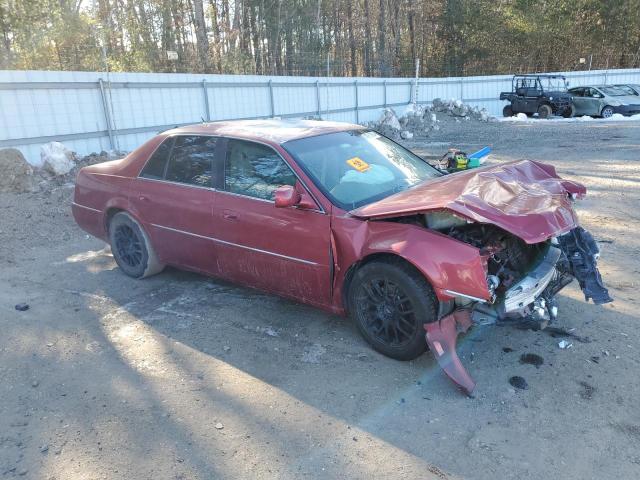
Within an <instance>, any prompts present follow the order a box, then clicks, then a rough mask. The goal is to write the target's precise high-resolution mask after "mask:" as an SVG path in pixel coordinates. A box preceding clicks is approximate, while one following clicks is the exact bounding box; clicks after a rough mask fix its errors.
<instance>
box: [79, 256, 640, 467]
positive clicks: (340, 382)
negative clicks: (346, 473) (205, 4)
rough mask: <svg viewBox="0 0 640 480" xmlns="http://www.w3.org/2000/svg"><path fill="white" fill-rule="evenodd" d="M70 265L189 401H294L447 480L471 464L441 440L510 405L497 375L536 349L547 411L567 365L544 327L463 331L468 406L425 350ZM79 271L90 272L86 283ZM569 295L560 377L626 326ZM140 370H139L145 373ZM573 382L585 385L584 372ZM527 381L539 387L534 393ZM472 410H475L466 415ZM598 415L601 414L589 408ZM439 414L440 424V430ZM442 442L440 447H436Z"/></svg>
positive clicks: (131, 360)
mask: <svg viewBox="0 0 640 480" xmlns="http://www.w3.org/2000/svg"><path fill="white" fill-rule="evenodd" d="M78 265H82V267H83V268H84V269H85V272H82V271H78V270H77V269H76V271H75V275H74V277H77V278H78V279H79V280H78V282H79V283H80V284H81V285H78V289H77V292H78V294H80V295H83V294H85V293H86V294H90V292H92V291H96V290H98V291H100V295H101V296H104V297H105V298H108V299H109V301H110V302H113V305H114V308H115V309H116V313H115V314H114V315H115V317H113V318H115V319H116V320H115V321H116V324H117V323H118V320H117V318H118V317H124V318H126V319H127V320H126V321H125V326H126V325H134V324H135V325H137V327H136V331H135V333H136V334H138V333H139V334H140V335H141V336H142V337H143V338H146V337H145V335H150V336H151V337H154V338H155V339H156V340H155V341H156V342H160V343H162V344H163V345H164V347H162V349H164V350H168V351H171V353H170V354H169V355H170V358H171V363H172V364H173V365H174V367H173V368H176V369H177V371H179V372H181V373H180V374H176V375H182V376H183V377H185V378H189V379H192V380H193V381H195V382H196V383H198V384H199V386H198V387H197V388H198V392H200V393H199V395H203V396H205V397H207V398H208V400H206V401H205V403H206V404H209V403H207V402H210V404H213V402H218V401H221V397H222V398H223V400H222V402H223V403H225V404H227V405H229V408H228V410H227V412H228V415H229V416H234V417H235V416H237V417H240V418H245V419H253V420H247V422H248V423H253V422H256V423H257V424H260V425H263V426H264V425H267V424H269V425H271V424H272V423H273V422H274V419H273V418H271V417H270V416H269V415H265V414H264V412H261V411H260V410H261V409H269V410H272V409H274V408H275V409H278V408H283V409H290V408H297V407H293V406H292V405H293V404H295V405H298V406H299V405H304V406H305V407H304V409H303V410H305V409H309V408H310V409H311V410H310V411H312V412H314V415H317V416H318V418H323V419H324V420H325V421H326V422H329V423H331V422H335V423H336V424H340V425H346V426H347V427H348V428H354V429H357V430H358V431H362V432H366V433H367V434H369V435H371V436H372V438H377V439H380V440H381V441H382V442H384V444H385V445H389V446H393V447H395V448H397V449H399V450H401V451H404V452H406V453H407V454H409V455H410V456H411V457H416V458H419V459H421V460H422V461H425V462H428V463H429V464H436V465H438V466H439V467H442V468H444V469H445V470H449V471H451V472H453V473H455V474H461V475H469V474H471V472H472V469H471V466H470V465H468V464H467V463H466V461H465V462H462V463H461V461H460V460H459V459H452V458H450V456H447V452H446V448H445V446H446V445H450V442H451V437H454V438H458V439H459V441H460V442H463V443H464V442H467V441H468V440H469V439H468V433H466V432H473V431H481V430H482V429H483V428H484V427H483V422H486V421H487V418H494V419H495V421H498V420H499V417H500V413H499V412H500V411H502V409H501V408H499V409H498V410H497V411H496V409H495V405H496V404H499V405H504V404H505V402H507V404H509V403H512V402H513V401H514V398H518V397H514V396H513V395H514V392H513V388H512V387H511V386H510V385H509V384H508V379H509V378H510V377H511V376H512V375H513V374H516V373H518V372H520V371H521V370H522V368H523V366H522V365H521V364H520V362H519V361H518V358H519V354H521V353H525V352H528V351H531V350H534V351H538V352H543V353H544V355H543V356H544V358H545V360H546V363H545V367H542V368H541V369H539V370H536V372H535V375H533V377H532V376H531V373H530V372H528V374H529V375H528V381H529V385H530V389H531V390H530V392H528V393H527V395H529V397H528V400H527V401H528V402H534V403H538V404H540V405H547V404H550V403H551V402H552V401H553V399H554V398H555V399H556V400H558V401H561V397H562V395H566V392H565V393H563V390H564V389H556V390H553V389H551V390H550V389H549V385H548V384H549V381H550V380H551V379H552V378H553V379H554V381H555V378H554V377H556V376H557V375H558V372H559V371H560V369H558V367H561V368H562V367H565V368H567V369H569V368H568V366H567V365H566V364H567V359H566V358H564V357H563V354H564V351H563V350H561V349H559V347H558V346H557V344H558V342H559V340H558V338H554V337H553V336H551V335H549V334H548V333H545V332H530V331H523V330H521V329H518V328H513V327H510V326H500V327H498V326H488V327H477V328H474V329H472V330H471V331H470V332H469V333H468V334H467V335H465V336H464V337H462V338H461V340H460V342H459V348H458V351H459V354H460V356H461V358H462V361H463V363H464V364H465V365H466V367H467V368H468V370H469V371H470V373H471V375H472V376H473V377H474V378H475V380H476V381H477V382H478V388H477V390H476V392H475V398H471V399H469V398H467V397H465V396H464V395H462V394H461V393H460V392H459V391H458V390H457V389H456V387H455V386H454V385H453V384H451V383H450V382H449V381H448V379H447V378H446V377H445V376H444V374H443V373H442V372H441V370H440V369H439V367H438V365H437V363H436V362H435V360H434V359H433V357H432V356H431V355H430V354H429V353H426V354H425V355H423V356H421V357H420V358H418V359H417V360H415V361H412V362H398V361H395V360H392V359H389V358H386V357H384V356H382V355H380V354H377V353H376V352H374V351H373V350H372V349H371V348H370V347H369V346H368V345H367V344H366V343H365V342H364V340H363V339H362V338H361V337H360V335H359V334H358V332H357V329H356V328H355V327H354V325H353V323H352V322H350V321H349V320H348V319H346V318H342V317H338V316H335V315H329V314H326V313H325V312H322V311H320V310H317V309H314V308H312V307H308V306H305V305H301V304H297V303H294V302H291V301H289V300H285V299H282V298H279V297H275V296H272V295H268V294H263V293H261V292H258V291H255V290H251V289H247V288H242V287H237V286H234V285H231V284H228V283H226V282H223V281H219V280H214V279H210V278H206V277H202V276H200V275H197V274H192V273H188V272H181V271H178V270H175V269H167V270H166V271H165V272H163V273H162V274H160V275H157V276H155V277H152V278H149V279H145V280H144V281H136V280H132V279H130V278H127V277H125V276H124V275H123V274H122V273H121V272H119V270H118V269H117V268H116V267H115V266H114V264H113V260H112V259H111V258H110V257H109V256H108V255H103V256H98V257H91V256H90V258H89V259H88V260H86V261H84V262H80V263H78V264H76V267H77V266H78ZM87 275H89V276H90V277H91V278H90V279H89V280H88V281H87V278H86V277H87ZM83 278H84V281H83ZM569 290H570V291H569V295H562V296H561V297H560V301H559V303H560V311H561V316H560V320H559V322H560V325H563V326H565V327H566V328H567V329H570V328H576V329H577V331H578V333H579V334H580V335H581V336H584V337H589V338H590V340H589V342H587V343H584V344H582V343H577V342H574V344H575V346H574V348H575V350H573V351H578V350H579V349H578V347H580V350H582V349H585V351H584V354H583V355H581V356H580V358H579V359H577V358H575V357H570V358H569V362H570V363H572V365H571V368H570V369H569V370H571V371H576V370H577V371H581V370H585V369H584V368H581V367H584V365H582V363H583V362H585V361H589V357H591V356H595V354H596V353H599V352H600V350H598V349H599V348H600V349H601V347H600V346H597V347H596V345H599V344H598V343H597V342H598V341H599V340H600V338H599V337H601V335H602V334H601V332H600V331H599V329H600V327H601V326H602V325H606V326H612V325H620V321H621V318H623V319H624V321H623V322H622V323H623V324H632V323H633V322H634V321H635V319H634V318H633V317H630V316H625V315H621V314H620V313H617V312H615V311H612V310H609V309H607V308H603V307H597V306H593V305H585V304H584V302H582V301H581V300H580V297H579V295H580V294H579V291H578V290H577V289H576V288H575V287H572V288H570V289H569ZM85 298H86V300H87V304H88V305H91V304H93V303H94V302H95V298H92V297H91V296H90V295H89V296H87V297H85ZM90 308H91V307H90ZM562 312H566V313H562ZM100 322H101V325H102V327H101V328H102V329H103V330H105V331H107V332H111V333H106V334H105V335H106V337H107V340H108V341H109V342H110V343H111V344H112V345H115V346H114V348H116V350H117V351H118V355H120V356H121V357H122V358H123V361H125V362H126V363H127V364H129V365H131V366H132V368H133V369H134V370H137V369H139V365H141V364H144V363H145V361H147V360H145V357H140V356H138V354H137V353H136V348H135V344H122V345H119V344H118V342H119V340H118V339H119V335H120V334H119V333H118V334H114V333H113V332H114V331H115V332H118V331H120V330H121V329H122V328H124V327H123V326H117V325H116V326H115V327H113V326H112V327H109V326H108V323H109V322H107V323H106V324H105V321H104V317H102V320H100ZM110 328H112V329H114V330H113V331H111V330H110ZM138 329H139V330H138ZM143 332H146V334H143ZM164 350H163V351H164ZM507 350H508V351H507ZM178 352H181V353H178ZM193 352H196V355H195V357H197V358H198V361H195V360H194V358H193V357H194V354H193ZM513 352H515V353H513ZM594 352H595V353H594ZM589 353H593V355H589ZM600 355H601V356H602V355H603V354H601V353H600ZM583 357H584V358H583ZM148 361H149V362H152V360H151V359H149V360H148ZM137 366H138V367H137ZM553 367H555V368H553ZM158 368H160V367H158ZM225 372H227V373H228V374H229V375H230V377H229V378H226V377H225ZM141 375H143V376H144V375H146V373H145V370H144V369H142V373H141ZM236 377H241V378H242V379H244V380H242V381H240V384H244V385H245V386H246V389H238V390H235V392H236V393H237V396H238V398H235V396H234V395H232V394H231V393H230V392H229V391H228V390H226V389H224V388H222V387H221V386H223V385H225V384H226V382H228V381H233V380H231V379H232V378H236ZM584 378H585V380H584V381H586V374H585V376H584ZM198 379H199V380H200V382H198ZM254 383H257V384H258V387H256V385H255V384H254ZM536 383H539V384H540V386H539V387H537V388H536ZM568 385H570V387H569V388H570V390H575V389H577V388H578V386H576V381H575V380H574V379H571V380H570V381H569V383H568ZM252 388H258V393H257V395H264V396H265V397H266V398H267V399H268V398H269V397H272V398H274V401H273V402H272V403H269V401H268V400H264V399H263V400H264V401H263V400H256V399H252V400H251V401H248V400H247V399H246V398H244V397H245V396H246V395H249V396H251V393H250V391H251V389H252ZM599 388H602V387H599ZM274 391H275V392H278V393H276V394H274ZM292 402H293V404H292ZM297 402H302V403H301V404H300V403H297ZM580 408H581V410H578V409H576V410H574V409H571V408H567V411H566V412H565V414H566V415H567V416H569V417H572V416H574V415H577V414H578V413H579V411H580V412H582V413H584V408H585V407H584V406H581V407H580ZM267 411H268V410H267ZM471 411H474V412H476V414H478V411H479V412H480V414H478V416H477V418H475V417H474V416H473V415H472V416H471V417H470V412H471ZM503 413H504V412H503ZM603 413H604V411H603V410H602V411H601V409H600V407H598V408H597V409H596V410H594V412H593V414H595V415H602V414H603ZM507 414H508V413H507ZM537 414H541V412H539V411H538V412H537ZM537 414H536V415H537ZM534 418H535V417H534ZM444 419H446V422H447V423H446V424H443V423H441V422H442V421H443V420H444ZM489 421H491V420H489ZM312 424H313V422H312ZM193 428H195V429H198V426H197V425H193ZM265 428H271V429H272V431H277V432H278V433H277V434H276V433H273V434H272V435H274V437H273V438H272V442H271V448H276V447H275V445H278V446H279V448H280V449H283V448H284V447H283V445H287V444H289V445H291V444H292V443H294V444H295V443H296V442H299V443H301V444H304V443H305V442H306V441H307V439H306V438H305V437H304V435H303V436H301V437H299V436H297V433H293V432H291V431H289V430H288V429H284V430H281V429H278V428H275V427H274V426H273V425H272V426H271V427H265ZM313 428H314V427H312V426H311V424H306V425H304V426H303V427H302V430H303V431H305V434H306V435H308V434H309V430H310V429H313ZM274 429H275V430H274ZM252 431H254V435H255V436H256V438H257V439H260V441H261V442H266V441H267V439H266V438H261V437H260V434H259V433H255V432H256V431H255V430H253V427H252ZM354 438H356V437H355V436H354ZM442 438H444V439H447V438H448V439H449V440H448V441H447V442H444V443H442V444H440V443H438V439H442ZM434 442H435V444H434ZM427 447H428V448H427ZM323 448H324V449H325V450H323V454H324V455H335V454H337V453H336V451H335V448H336V447H335V446H328V445H326V444H325V445H324V446H323ZM545 448H546V447H545ZM284 450H286V448H284ZM282 454H283V453H282V452H281V453H280V455H282ZM548 454H549V455H551V451H549V452H548ZM305 455H307V456H306V457H305V456H304V455H303V457H301V458H299V459H298V460H297V461H298V464H297V467H299V468H308V467H309V462H312V461H313V460H312V459H311V455H309V454H308V453H305ZM472 458H476V457H474V456H472ZM476 460H477V461H479V459H478V458H476ZM289 467H291V466H289ZM290 473H291V472H290Z"/></svg>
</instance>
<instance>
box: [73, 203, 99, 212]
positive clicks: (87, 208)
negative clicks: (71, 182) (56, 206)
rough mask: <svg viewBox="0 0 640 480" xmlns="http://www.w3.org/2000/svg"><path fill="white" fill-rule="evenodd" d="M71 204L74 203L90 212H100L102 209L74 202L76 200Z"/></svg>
mask: <svg viewBox="0 0 640 480" xmlns="http://www.w3.org/2000/svg"><path fill="white" fill-rule="evenodd" d="M71 205H75V206H76V207H80V208H84V209H86V210H89V211H91V212H96V213H102V210H98V209H97V208H91V207H87V206H86V205H80V204H79V203H76V202H71Z"/></svg>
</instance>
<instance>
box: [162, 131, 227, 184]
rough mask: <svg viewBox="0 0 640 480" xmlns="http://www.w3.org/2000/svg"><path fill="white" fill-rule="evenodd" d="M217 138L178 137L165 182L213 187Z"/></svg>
mask: <svg viewBox="0 0 640 480" xmlns="http://www.w3.org/2000/svg"><path fill="white" fill-rule="evenodd" d="M217 141H218V139H217V137H204V136H195V135H194V136H191V135H184V136H179V137H176V141H175V144H174V146H173V150H172V151H171V158H170V159H169V164H168V165H167V172H166V174H165V177H164V178H165V180H168V181H170V182H178V183H185V184H188V185H195V186H198V187H212V181H213V164H214V163H213V162H214V158H215V154H216V144H217Z"/></svg>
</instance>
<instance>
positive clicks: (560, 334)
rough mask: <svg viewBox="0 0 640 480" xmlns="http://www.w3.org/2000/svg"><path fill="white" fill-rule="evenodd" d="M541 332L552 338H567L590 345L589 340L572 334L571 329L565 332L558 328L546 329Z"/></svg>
mask: <svg viewBox="0 0 640 480" xmlns="http://www.w3.org/2000/svg"><path fill="white" fill-rule="evenodd" d="M543 331H544V332H546V333H548V334H549V335H551V336H552V337H553V338H558V337H569V338H573V339H574V340H576V341H578V342H580V343H591V339H590V338H589V337H583V336H581V335H578V334H577V333H574V332H573V329H571V330H566V329H564V328H560V327H547V328H545V329H544V330H543Z"/></svg>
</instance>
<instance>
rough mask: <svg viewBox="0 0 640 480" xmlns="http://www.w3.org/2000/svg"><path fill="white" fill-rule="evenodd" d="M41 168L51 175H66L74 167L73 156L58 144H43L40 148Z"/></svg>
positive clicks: (62, 145)
mask: <svg viewBox="0 0 640 480" xmlns="http://www.w3.org/2000/svg"><path fill="white" fill-rule="evenodd" d="M40 161H41V163H42V168H43V169H44V170H45V171H47V172H49V173H51V174H52V175H55V176H58V175H66V174H67V173H69V172H70V171H71V170H73V167H75V165H76V162H75V154H74V153H73V152H72V151H71V150H69V149H68V148H67V147H65V146H64V144H62V143H60V142H49V143H45V144H44V145H42V147H40Z"/></svg>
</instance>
